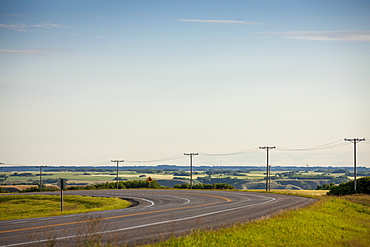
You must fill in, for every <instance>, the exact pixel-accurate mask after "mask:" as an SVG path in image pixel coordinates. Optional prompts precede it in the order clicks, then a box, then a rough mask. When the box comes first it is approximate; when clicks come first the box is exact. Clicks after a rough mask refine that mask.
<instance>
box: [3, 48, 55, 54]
mask: <svg viewBox="0 0 370 247" xmlns="http://www.w3.org/2000/svg"><path fill="white" fill-rule="evenodd" d="M56 51H57V50H50V49H39V50H0V53H6V54H16V55H22V54H25V55H33V54H40V53H50V52H56Z"/></svg>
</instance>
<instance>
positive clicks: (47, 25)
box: [0, 22, 68, 32]
mask: <svg viewBox="0 0 370 247" xmlns="http://www.w3.org/2000/svg"><path fill="white" fill-rule="evenodd" d="M0 28H7V29H10V30H13V31H17V32H27V31H29V30H30V29H33V28H42V29H48V28H68V26H66V25H60V24H55V23H50V22H42V23H38V24H33V25H26V24H0Z"/></svg>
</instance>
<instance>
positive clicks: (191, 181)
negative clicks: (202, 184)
mask: <svg viewBox="0 0 370 247" xmlns="http://www.w3.org/2000/svg"><path fill="white" fill-rule="evenodd" d="M184 155H188V156H189V157H190V189H193V156H194V155H199V154H198V153H188V154H186V153H184Z"/></svg>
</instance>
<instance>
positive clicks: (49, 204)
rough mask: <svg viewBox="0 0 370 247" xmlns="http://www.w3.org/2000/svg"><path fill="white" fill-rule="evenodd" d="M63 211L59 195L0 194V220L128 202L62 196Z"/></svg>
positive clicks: (114, 206) (123, 205) (106, 207)
mask: <svg viewBox="0 0 370 247" xmlns="http://www.w3.org/2000/svg"><path fill="white" fill-rule="evenodd" d="M63 199H64V200H63V212H61V211H60V196H51V195H9V196H8V195H7V196H0V220H14V219H26V218H38V217H49V216H56V215H65V214H77V213H86V212H92V211H101V210H113V209H120V208H126V207H128V206H129V205H130V203H129V202H127V201H124V200H122V199H119V198H117V197H115V198H103V197H90V196H73V195H66V196H63Z"/></svg>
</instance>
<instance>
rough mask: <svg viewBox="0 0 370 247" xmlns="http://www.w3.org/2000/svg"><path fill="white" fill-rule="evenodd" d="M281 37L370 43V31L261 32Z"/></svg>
mask: <svg viewBox="0 0 370 247" xmlns="http://www.w3.org/2000/svg"><path fill="white" fill-rule="evenodd" d="M263 33H265V34H272V35H282V36H283V38H286V39H300V40H316V41H370V31H302V32H300V31H298V32H263Z"/></svg>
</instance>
